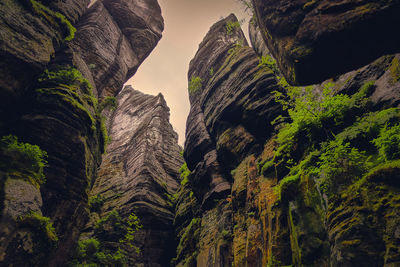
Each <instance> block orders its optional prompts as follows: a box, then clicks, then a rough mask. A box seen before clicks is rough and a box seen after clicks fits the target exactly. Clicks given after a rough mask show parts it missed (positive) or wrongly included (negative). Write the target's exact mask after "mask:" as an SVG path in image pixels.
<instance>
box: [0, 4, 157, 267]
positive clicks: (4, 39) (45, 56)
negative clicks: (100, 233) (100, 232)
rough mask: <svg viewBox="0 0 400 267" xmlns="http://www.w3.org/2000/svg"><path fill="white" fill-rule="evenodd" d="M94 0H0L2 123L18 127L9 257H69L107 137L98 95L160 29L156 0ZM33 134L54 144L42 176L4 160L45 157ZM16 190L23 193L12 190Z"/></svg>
mask: <svg viewBox="0 0 400 267" xmlns="http://www.w3.org/2000/svg"><path fill="white" fill-rule="evenodd" d="M88 3H89V1H74V0H68V1H36V0H21V1H2V3H0V5H1V6H0V17H1V20H0V21H1V22H0V23H1V30H0V32H1V48H0V49H1V63H0V64H1V68H0V83H1V84H0V92H1V93H0V95H1V105H0V106H1V108H0V118H1V119H0V121H1V122H0V133H1V136H8V135H10V134H11V135H12V136H17V137H18V141H15V142H14V139H13V138H12V137H9V138H8V139H5V140H4V141H3V142H2V148H1V151H2V153H3V154H2V156H1V158H2V162H3V163H2V164H1V166H2V169H1V181H2V182H1V184H2V185H3V186H2V190H1V191H2V194H1V195H2V201H1V202H2V205H1V206H2V207H4V209H3V210H2V219H1V226H2V227H1V228H2V231H1V234H0V242H1V244H0V247H1V255H0V262H2V264H4V265H10V264H11V265H12V264H14V265H18V266H44V265H50V266H60V265H62V264H65V262H66V261H68V260H69V257H70V256H71V255H72V254H73V252H74V247H75V243H76V241H77V238H78V237H79V234H80V231H81V229H82V227H83V226H84V225H85V224H86V221H87V219H88V210H87V206H88V203H87V201H88V191H89V190H90V187H91V185H92V184H93V182H94V179H95V176H96V171H97V167H98V166H99V164H100V162H101V154H102V152H103V151H104V144H105V142H106V139H107V133H106V131H105V127H104V119H102V115H101V111H102V110H101V109H102V105H103V103H102V102H101V101H98V99H97V97H98V96H100V100H101V99H103V98H104V96H113V95H116V94H117V93H118V92H119V90H120V89H121V88H122V84H123V83H124V82H125V81H126V80H127V79H128V78H129V77H130V75H133V74H134V72H135V71H136V69H137V67H138V66H139V65H140V63H141V62H142V61H143V60H144V58H145V57H146V56H147V55H148V54H149V53H150V51H151V50H152V49H153V48H154V46H155V45H156V44H157V41H158V40H159V39H160V38H161V31H162V29H163V19H162V17H161V11H160V8H159V6H158V4H157V1H151V0H149V1H140V2H139V1H134V0H131V1H97V2H96V3H95V4H94V5H92V6H91V7H90V8H89V9H88V10H87V5H88ZM96 12H97V13H96ZM98 12H102V13H101V15H100V14H99V13H98ZM74 26H75V27H74ZM99 29H101V30H100V31H99ZM111 33H112V34H111ZM115 38H116V39H115ZM82 74H83V76H82ZM10 138H11V139H10ZM27 143H28V144H33V145H39V146H40V148H41V149H42V150H44V151H46V152H47V155H48V158H47V161H48V164H47V167H46V168H45V169H44V176H45V179H41V169H40V168H39V167H38V168H31V167H29V166H24V165H18V164H16V165H15V166H14V165H13V164H4V162H7V161H10V160H11V162H14V161H16V162H17V161H18V159H19V157H22V158H24V157H25V158H26V157H28V158H29V159H30V160H33V161H34V164H36V165H38V164H39V165H40V164H42V163H44V161H41V160H45V159H44V158H45V156H43V157H40V153H39V151H40V150H38V149H36V148H35V147H34V146H33V147H32V146H29V145H27ZM19 160H20V159H19ZM36 165H33V166H36ZM39 165H38V166H39ZM42 168H43V167H42ZM39 178H40V179H39ZM44 180H45V181H44ZM31 185H33V186H31ZM18 190H24V191H23V192H25V193H23V194H22V193H19V194H22V195H21V197H19V198H14V197H13V195H14V194H15V192H17V191H18ZM24 195H26V196H24ZM3 202H4V203H3ZM24 203H30V204H29V205H26V204H24ZM49 218H50V219H49ZM52 224H53V225H54V228H55V229H54V230H52V229H53V226H52Z"/></svg>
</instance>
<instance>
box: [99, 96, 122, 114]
mask: <svg viewBox="0 0 400 267" xmlns="http://www.w3.org/2000/svg"><path fill="white" fill-rule="evenodd" d="M107 107H110V108H111V110H115V109H116V108H117V107H118V103H117V99H116V98H115V97H113V96H107V97H105V98H104V99H103V100H102V101H101V103H100V107H99V109H100V111H102V110H103V109H105V108H107Z"/></svg>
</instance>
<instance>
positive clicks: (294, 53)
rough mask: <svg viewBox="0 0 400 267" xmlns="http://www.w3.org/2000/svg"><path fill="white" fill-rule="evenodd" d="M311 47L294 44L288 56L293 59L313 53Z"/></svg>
mask: <svg viewBox="0 0 400 267" xmlns="http://www.w3.org/2000/svg"><path fill="white" fill-rule="evenodd" d="M313 51H314V50H313V49H312V48H311V47H306V46H296V47H294V48H293V49H292V50H291V51H290V56H291V57H292V58H293V59H295V60H302V59H304V58H306V57H308V56H309V55H311V54H312V53H313Z"/></svg>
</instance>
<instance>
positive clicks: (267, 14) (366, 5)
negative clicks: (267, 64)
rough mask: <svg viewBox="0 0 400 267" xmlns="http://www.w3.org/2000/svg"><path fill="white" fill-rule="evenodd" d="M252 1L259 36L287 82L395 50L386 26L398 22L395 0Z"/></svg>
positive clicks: (397, 43)
mask: <svg viewBox="0 0 400 267" xmlns="http://www.w3.org/2000/svg"><path fill="white" fill-rule="evenodd" d="M252 2H253V5H254V10H255V14H256V17H257V21H258V24H259V25H260V28H261V33H262V35H263V37H264V40H265V42H266V44H267V46H268V48H269V50H270V51H271V53H272V55H273V56H274V57H275V58H276V60H277V62H278V66H279V67H280V69H281V70H282V71H283V73H284V75H285V77H286V79H287V80H288V82H289V83H293V84H300V85H304V84H314V83H319V82H322V81H324V80H325V79H328V78H331V77H333V76H335V75H338V74H343V73H346V72H348V71H351V70H354V69H356V68H359V67H362V66H364V65H366V64H368V63H370V62H372V61H373V60H375V59H377V58H378V57H380V56H382V55H384V54H390V53H395V52H399V47H400V38H399V35H398V34H394V33H393V32H392V30H391V29H392V26H391V25H398V24H399V23H400V20H399V17H398V15H397V14H398V13H399V12H400V2H398V1H370V0H363V1H358V0H357V1H356V0H345V1H318V0H313V1H308V0H296V1H290V0H288V1H276V0H267V1H263V0H253V1H252ZM377 40H379V41H377Z"/></svg>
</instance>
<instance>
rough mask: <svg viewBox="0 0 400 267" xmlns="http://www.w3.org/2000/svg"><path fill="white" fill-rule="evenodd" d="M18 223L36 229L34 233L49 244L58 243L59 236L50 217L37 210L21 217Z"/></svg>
mask: <svg viewBox="0 0 400 267" xmlns="http://www.w3.org/2000/svg"><path fill="white" fill-rule="evenodd" d="M17 223H18V225H19V226H20V227H21V228H23V227H27V228H31V229H32V230H34V233H35V234H37V235H38V236H39V238H41V240H43V241H45V242H47V243H48V244H51V245H52V246H55V245H56V243H57V241H58V237H57V235H56V233H55V229H54V227H53V223H52V222H51V221H50V218H48V217H44V216H42V215H40V214H38V213H36V212H31V213H29V214H27V215H24V216H21V217H19V218H18V220H17Z"/></svg>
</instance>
